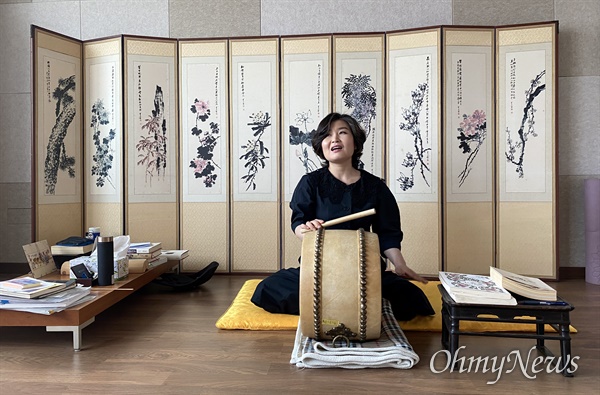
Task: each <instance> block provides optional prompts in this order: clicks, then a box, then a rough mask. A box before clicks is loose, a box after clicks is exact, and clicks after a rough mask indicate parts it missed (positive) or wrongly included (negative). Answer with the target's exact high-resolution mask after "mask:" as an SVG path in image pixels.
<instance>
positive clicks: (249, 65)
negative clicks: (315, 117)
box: [229, 37, 281, 271]
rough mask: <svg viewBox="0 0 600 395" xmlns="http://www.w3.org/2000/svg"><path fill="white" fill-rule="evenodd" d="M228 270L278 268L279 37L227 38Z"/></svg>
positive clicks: (269, 269)
mask: <svg viewBox="0 0 600 395" xmlns="http://www.w3.org/2000/svg"><path fill="white" fill-rule="evenodd" d="M229 56H230V72H231V75H230V81H231V87H230V90H231V99H230V103H231V106H230V109H231V123H230V124H231V136H232V137H231V149H230V158H231V161H232V162H231V166H232V189H233V191H232V192H233V200H232V218H231V226H232V232H231V251H232V252H231V253H232V268H231V269H232V271H275V270H277V269H278V268H279V257H280V251H279V246H280V244H281V240H280V218H279V199H278V198H279V175H278V169H279V167H280V166H281V164H280V163H279V160H278V159H279V152H278V146H279V141H278V137H279V114H278V109H279V102H278V94H277V93H278V89H279V39H278V38H276V37H275V38H274V37H264V38H250V39H236V40H230V41H229Z"/></svg>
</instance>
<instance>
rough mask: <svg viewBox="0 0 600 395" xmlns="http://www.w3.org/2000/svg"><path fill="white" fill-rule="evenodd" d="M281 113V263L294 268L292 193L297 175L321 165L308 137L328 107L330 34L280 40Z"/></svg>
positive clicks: (295, 241)
mask: <svg viewBox="0 0 600 395" xmlns="http://www.w3.org/2000/svg"><path fill="white" fill-rule="evenodd" d="M281 48H282V49H281V52H282V53H281V57H282V63H283V65H282V67H283V71H282V74H283V75H282V78H283V98H282V101H283V102H282V106H283V114H282V125H283V127H282V131H281V135H282V137H281V139H282V143H283V166H282V167H283V185H284V199H283V204H282V217H283V222H282V238H283V249H284V252H283V254H282V255H283V262H282V263H283V265H284V266H285V267H297V266H298V257H299V256H300V255H301V246H302V242H301V241H300V240H299V239H298V238H297V237H296V235H295V234H294V233H293V232H292V229H291V225H290V222H291V209H290V206H289V203H290V200H291V198H292V194H293V192H294V189H295V188H296V185H297V184H298V181H299V180H300V178H301V177H302V176H303V175H304V174H307V173H310V172H311V171H314V170H317V169H319V168H321V160H320V159H319V157H318V156H317V155H316V154H315V153H314V151H313V149H312V145H311V138H312V136H313V134H314V132H315V130H316V128H317V126H318V124H319V122H320V121H321V119H323V117H324V116H325V115H327V114H328V113H329V112H330V109H331V99H330V97H331V95H330V87H331V61H330V59H331V36H311V37H284V38H282V39H281Z"/></svg>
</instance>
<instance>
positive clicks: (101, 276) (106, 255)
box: [97, 236, 115, 285]
mask: <svg viewBox="0 0 600 395" xmlns="http://www.w3.org/2000/svg"><path fill="white" fill-rule="evenodd" d="M97 248H98V285H112V283H113V273H114V266H115V264H114V257H113V255H114V244H113V238H112V236H98V246H97Z"/></svg>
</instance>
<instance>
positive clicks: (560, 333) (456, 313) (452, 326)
mask: <svg viewBox="0 0 600 395" xmlns="http://www.w3.org/2000/svg"><path fill="white" fill-rule="evenodd" d="M438 289H439V291H440V293H441V294H442V346H443V347H444V348H445V349H446V350H448V351H450V355H451V356H454V353H455V352H456V350H458V337H459V336H460V335H469V336H495V337H512V338H527V339H537V345H536V347H537V349H538V350H540V351H541V352H542V353H543V354H544V355H549V356H552V355H553V354H552V352H551V351H550V350H548V348H546V347H545V346H544V341H545V340H559V341H560V353H561V355H560V363H561V366H560V367H559V369H561V370H562V374H563V375H564V376H567V377H572V376H573V370H572V363H571V362H572V359H571V358H572V356H571V336H570V335H569V326H570V324H571V320H570V318H569V313H570V312H571V311H572V310H573V309H574V308H575V307H574V306H573V305H571V304H570V303H568V302H566V301H564V300H563V301H564V302H565V303H566V304H565V305H516V306H500V305H486V304H466V303H456V302H455V301H454V299H452V297H451V296H450V295H449V294H448V292H446V289H445V288H444V286H443V285H441V284H440V285H438ZM559 299H560V298H559ZM560 300H562V299H560ZM479 315H494V316H496V317H497V318H495V317H479ZM522 316H529V317H535V318H532V319H523V318H516V317H522ZM460 321H485V322H508V323H515V324H535V325H536V332H535V334H534V333H515V332H468V331H461V330H460ZM546 324H548V325H550V326H552V327H553V328H554V329H555V330H556V332H557V333H556V334H554V333H550V334H548V333H544V325H546ZM567 364H568V365H569V366H567Z"/></svg>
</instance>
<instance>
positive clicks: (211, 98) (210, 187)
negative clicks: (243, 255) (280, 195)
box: [179, 40, 229, 272]
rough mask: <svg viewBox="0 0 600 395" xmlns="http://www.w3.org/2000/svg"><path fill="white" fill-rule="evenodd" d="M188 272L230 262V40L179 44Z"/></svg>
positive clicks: (183, 241)
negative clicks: (228, 43)
mask: <svg viewBox="0 0 600 395" xmlns="http://www.w3.org/2000/svg"><path fill="white" fill-rule="evenodd" d="M179 72H180V74H179V75H180V76H181V78H180V84H181V85H180V92H181V98H180V103H181V106H180V110H179V111H180V117H181V139H180V141H181V143H180V147H179V149H180V153H181V175H182V190H181V219H180V221H181V247H182V248H184V249H186V250H190V256H189V257H188V258H186V259H185V260H184V261H183V270H184V271H190V272H192V271H198V270H199V269H200V268H202V267H204V266H206V265H207V264H208V263H210V262H212V261H217V262H219V263H221V265H220V267H219V271H227V270H228V267H227V265H226V264H225V263H226V262H229V210H228V199H229V174H228V173H229V165H228V154H227V148H228V127H229V120H228V117H229V113H228V103H229V100H228V88H227V40H205V41H196V40H193V41H192V40H190V41H180V42H179Z"/></svg>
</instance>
